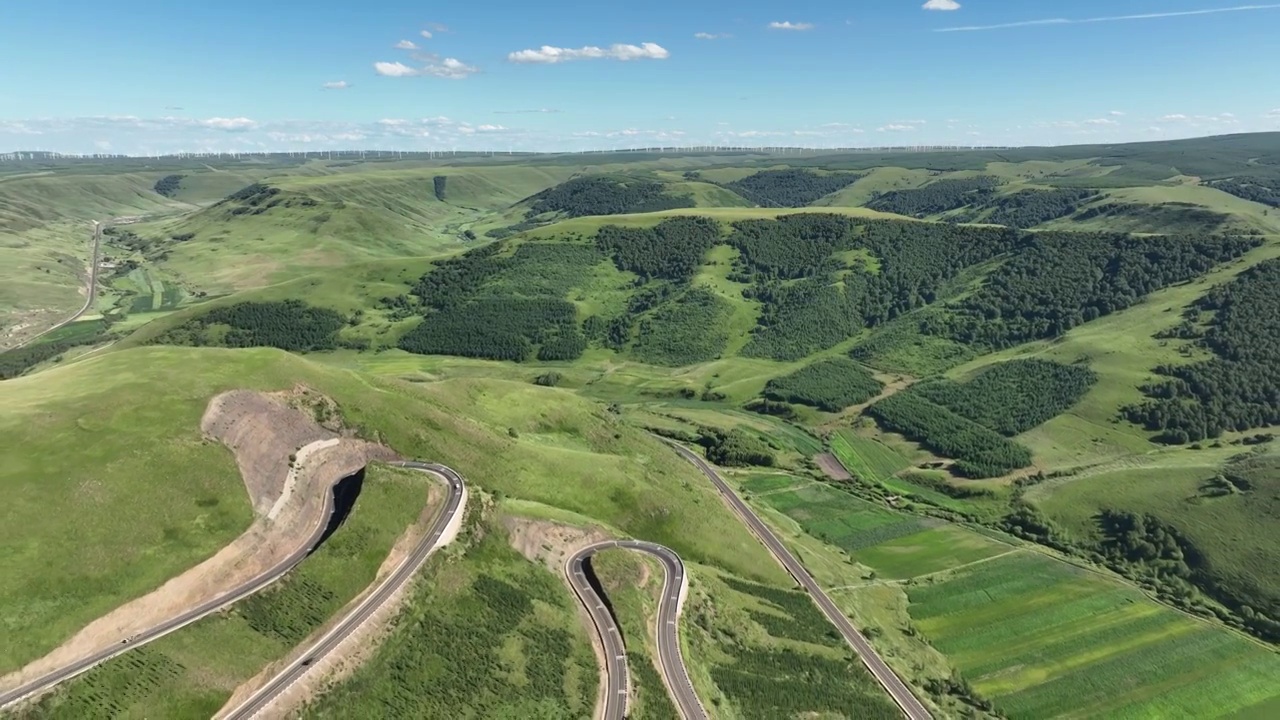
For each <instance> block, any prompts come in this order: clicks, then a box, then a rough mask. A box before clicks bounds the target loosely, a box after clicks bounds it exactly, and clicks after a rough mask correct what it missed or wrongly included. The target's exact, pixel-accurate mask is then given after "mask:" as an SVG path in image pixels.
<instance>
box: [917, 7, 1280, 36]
mask: <svg viewBox="0 0 1280 720" xmlns="http://www.w3.org/2000/svg"><path fill="white" fill-rule="evenodd" d="M1254 10H1280V3H1272V4H1269V5H1237V6H1235V7H1227V8H1206V9H1204V10H1178V11H1174V12H1159V13H1143V14H1140V15H1111V16H1106V17H1092V18H1076V19H1070V18H1046V19H1043V20H1021V21H1018V22H1009V23H999V24H996V25H963V26H960V27H947V28H937V29H935V30H934V32H940V33H947V32H979V31H984V30H1005V29H1009V28H1020V27H1037V26H1042V25H1085V24H1090V23H1106V22H1121V21H1125V20H1157V19H1160V18H1175V17H1188V16H1192V15H1217V14H1219V13H1232V12H1248V11H1254Z"/></svg>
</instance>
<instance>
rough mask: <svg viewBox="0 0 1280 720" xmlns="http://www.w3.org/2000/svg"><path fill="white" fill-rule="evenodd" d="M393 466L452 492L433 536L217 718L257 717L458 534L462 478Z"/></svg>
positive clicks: (432, 468)
mask: <svg viewBox="0 0 1280 720" xmlns="http://www.w3.org/2000/svg"><path fill="white" fill-rule="evenodd" d="M391 464H392V465H395V466H397V467H403V468H409V469H412V470H419V471H422V472H425V473H430V474H432V475H435V476H436V477H438V478H440V479H441V480H443V481H444V483H445V486H446V487H447V488H448V493H449V494H448V499H447V500H446V502H445V505H444V509H443V510H441V512H440V514H439V516H437V517H436V520H435V522H434V523H433V524H432V525H431V530H430V532H428V533H427V534H426V536H425V537H423V538H422V541H421V542H419V543H418V545H417V547H415V548H414V549H413V552H412V553H410V554H409V557H408V558H406V559H405V561H404V562H402V563H400V566H399V567H397V568H396V570H395V572H393V573H391V574H390V575H388V576H387V578H386V579H385V580H383V581H382V584H380V585H379V586H378V587H377V588H376V589H375V590H374V591H373V592H372V593H370V594H369V595H368V597H366V598H365V599H364V600H363V601H361V602H360V604H359V605H357V606H356V607H355V608H354V609H353V610H352V611H351V612H349V613H347V615H346V616H345V617H343V618H342V619H341V620H340V621H338V624H337V625H335V626H333V628H331V629H330V630H329V632H327V633H325V634H324V635H322V636H321V637H320V639H319V640H317V641H315V642H314V643H313V644H312V645H311V647H309V648H307V649H306V651H305V652H302V653H300V654H299V655H298V657H297V659H295V660H294V661H293V662H292V663H290V664H289V665H288V666H287V667H285V668H284V669H283V670H281V671H280V672H279V673H277V674H276V675H275V677H273V678H271V679H270V680H268V681H267V683H266V684H265V685H263V686H262V687H261V688H259V689H258V690H257V692H255V693H254V694H253V695H252V696H250V697H249V698H248V699H247V700H245V701H244V702H242V703H241V704H240V705H238V706H236V708H235V709H234V710H231V711H230V712H228V713H225V714H221V713H220V714H219V715H217V716H215V717H218V718H220V719H221V720H249V719H250V718H254V717H257V716H258V715H259V713H262V712H263V711H264V710H266V709H267V708H268V707H269V706H270V705H271V703H273V702H274V701H275V700H276V698H278V697H279V696H280V695H281V694H282V693H284V692H285V691H286V690H288V689H289V687H290V686H292V685H293V684H294V683H295V682H297V681H298V680H300V679H302V676H303V675H306V674H307V672H308V671H310V670H311V668H312V667H313V666H314V665H315V663H316V661H318V660H320V659H321V658H323V657H324V656H325V655H328V654H329V653H331V652H333V650H334V649H335V648H337V647H338V645H340V644H342V641H343V640H346V639H347V637H348V636H350V635H351V633H353V632H355V631H356V629H358V628H359V627H360V626H361V625H363V624H364V623H365V621H367V620H368V619H369V618H370V617H372V616H373V614H374V613H376V612H377V611H378V609H379V608H381V607H382V605H383V603H385V602H386V601H387V600H388V599H389V598H390V597H391V596H392V595H394V594H395V592H396V591H397V590H399V589H400V588H401V587H403V586H404V584H405V583H407V582H408V581H409V579H410V578H412V577H413V576H414V574H415V573H417V572H418V570H419V569H420V568H421V567H422V565H423V563H425V562H426V561H427V558H429V557H431V554H432V553H433V552H435V550H436V549H437V548H438V547H439V546H441V545H443V544H445V543H444V542H441V538H442V536H444V535H445V534H446V533H447V532H449V531H450V530H454V531H455V532H456V529H457V527H458V526H459V525H460V524H461V522H462V513H463V511H464V510H465V509H466V484H465V483H464V482H463V480H462V476H461V475H459V474H458V473H456V472H454V471H453V470H452V469H450V468H448V467H445V466H444V465H437V464H435V463H422V462H412V461H406V462H394V463H391ZM451 526H452V527H451ZM445 542H447V541H445Z"/></svg>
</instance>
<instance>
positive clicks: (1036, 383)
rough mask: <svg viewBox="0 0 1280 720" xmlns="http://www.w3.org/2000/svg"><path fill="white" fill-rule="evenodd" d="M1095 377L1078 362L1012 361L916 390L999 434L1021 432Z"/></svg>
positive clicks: (1074, 397)
mask: <svg viewBox="0 0 1280 720" xmlns="http://www.w3.org/2000/svg"><path fill="white" fill-rule="evenodd" d="M1095 382H1097V374H1096V373H1094V372H1093V371H1092V370H1090V369H1089V368H1088V367H1085V366H1083V365H1063V364H1062V363H1056V362H1052V361H1049V360H1038V359H1032V360H1011V361H1009V362H1004V363H1000V364H998V365H993V366H992V367H990V368H987V369H986V370H983V371H982V372H981V373H979V374H978V375H977V376H976V377H974V378H973V379H972V380H970V381H968V382H964V383H958V382H954V381H952V380H934V381H930V382H925V383H919V384H917V385H915V386H913V387H912V388H911V392H914V393H919V394H920V395H922V396H924V397H925V398H927V399H929V400H930V401H932V402H934V403H937V404H938V405H941V406H943V407H945V408H947V409H949V410H951V411H953V412H955V413H956V414H958V415H962V416H964V417H966V418H968V419H970V420H973V421H974V422H976V423H978V424H980V425H983V426H986V427H988V428H991V429H992V430H995V431H996V432H998V433H1000V434H1001V435H1008V436H1013V435H1017V434H1019V433H1023V432H1026V431H1027V430H1030V429H1031V428H1034V427H1036V426H1038V425H1040V424H1042V423H1044V422H1046V421H1048V420H1051V419H1052V418H1054V417H1057V416H1058V415H1059V414H1060V413H1062V412H1063V411H1065V410H1067V409H1068V408H1070V407H1071V406H1072V405H1075V404H1076V403H1077V402H1078V401H1079V400H1080V398H1082V397H1084V394H1085V393H1087V392H1089V388H1091V387H1093V384H1094V383H1095Z"/></svg>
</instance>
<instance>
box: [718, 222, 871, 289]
mask: <svg viewBox="0 0 1280 720" xmlns="http://www.w3.org/2000/svg"><path fill="white" fill-rule="evenodd" d="M854 227H855V226H854V223H853V221H852V220H851V219H850V218H847V217H844V216H842V215H831V214H826V213H800V214H797V215H784V216H782V217H779V218H777V219H776V220H740V221H738V222H736V223H734V224H733V233H732V234H730V235H729V239H728V242H729V244H730V245H732V246H734V247H736V248H737V249H738V251H739V252H740V253H741V264H742V265H743V266H744V268H746V271H747V272H749V273H750V274H751V279H759V278H760V277H764V278H780V279H792V278H800V277H808V276H811V275H815V274H819V273H822V272H824V271H825V270H832V269H835V266H833V265H832V263H833V260H832V258H831V254H832V253H834V252H837V251H840V250H848V249H850V248H852V247H853V246H854V242H855V240H854V237H853V234H854Z"/></svg>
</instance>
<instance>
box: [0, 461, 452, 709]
mask: <svg viewBox="0 0 1280 720" xmlns="http://www.w3.org/2000/svg"><path fill="white" fill-rule="evenodd" d="M392 464H393V465H397V466H400V467H406V468H411V469H414V470H421V471H424V472H428V473H431V474H433V475H435V476H437V477H439V478H441V479H442V480H444V482H445V484H446V485H447V487H448V491H449V494H448V500H447V501H446V503H445V508H444V511H443V512H441V513H440V516H439V518H437V519H436V522H435V524H434V525H432V528H431V532H429V533H428V534H427V537H426V538H424V539H423V541H422V542H421V543H419V545H418V547H417V548H415V550H414V552H413V553H412V554H411V555H410V557H409V559H407V560H406V561H405V562H404V563H403V564H402V565H401V566H400V567H399V568H397V569H396V571H395V572H394V573H392V574H391V575H390V576H388V577H387V579H386V580H384V581H383V583H382V585H380V586H379V587H378V589H377V590H375V591H374V592H373V593H371V594H370V595H369V597H368V598H366V599H365V601H364V602H362V603H361V604H360V605H359V606H358V607H356V609H355V610H353V611H352V612H351V613H350V614H349V615H348V616H347V617H345V618H343V620H342V621H341V622H340V623H339V624H338V625H337V626H336V627H334V629H333V630H331V631H329V633H327V634H326V635H325V636H324V637H322V638H321V639H320V641H319V642H317V643H316V644H315V645H314V646H313V647H312V648H311V649H310V650H309V651H308V652H307V653H304V654H303V655H302V657H301V658H300V660H299V662H296V663H294V664H293V665H290V666H289V667H288V668H285V670H284V671H282V672H281V674H280V675H278V676H277V677H276V678H273V679H272V680H271V681H270V682H268V683H267V685H265V686H264V687H263V689H262V690H260V691H259V692H258V693H255V695H254V696H253V697H252V698H250V700H249V701H247V702H246V703H245V704H244V705H242V706H241V707H240V708H237V709H236V710H235V711H234V712H233V713H232V714H230V715H228V716H227V717H235V718H247V717H252V713H250V714H244V712H245V711H247V710H253V711H254V712H256V711H257V709H260V708H262V707H266V705H268V704H269V703H270V702H271V700H274V699H275V697H276V696H277V695H279V693H280V692H281V691H283V690H284V689H285V688H287V687H288V685H289V684H292V682H293V681H294V680H296V679H297V677H300V676H301V674H302V673H303V672H305V671H306V669H307V668H308V666H310V664H311V662H312V661H314V660H315V659H317V658H319V657H320V656H321V655H323V654H324V653H326V652H329V650H331V649H332V648H333V647H335V646H336V645H337V644H338V643H339V642H341V641H342V639H343V638H345V637H346V636H347V635H349V634H351V632H352V631H353V630H354V629H355V628H356V627H358V626H359V625H360V623H361V622H363V621H364V620H365V619H367V618H368V617H369V616H370V615H372V614H373V612H374V611H375V610H377V608H378V607H379V606H381V604H382V603H383V602H385V601H386V599H387V597H389V596H390V595H391V594H392V593H393V592H394V591H395V590H396V589H397V588H399V587H400V585H403V584H404V583H405V582H406V581H407V580H408V579H409V577H410V576H412V574H413V573H414V571H416V570H417V569H418V568H419V567H421V565H422V563H423V562H424V561H425V560H426V558H427V556H429V555H430V554H431V551H432V550H434V549H435V544H434V543H436V542H437V541H438V540H439V539H440V537H441V536H442V535H443V534H444V533H445V532H446V530H449V529H451V528H450V526H451V525H452V524H456V523H460V522H461V519H462V510H463V508H464V506H465V504H466V486H465V484H464V483H463V481H462V477H461V476H459V475H458V474H457V473H456V472H454V471H453V470H451V469H449V468H447V467H445V466H443V465H436V464H431V463H419V462H398V463H392ZM333 512H334V504H333V494H332V493H327V494H326V497H325V512H324V513H323V514H322V518H324V520H323V521H322V522H320V523H318V524H317V526H316V528H315V530H314V531H313V532H312V534H311V536H310V537H308V538H307V540H306V541H305V542H304V543H303V544H302V545H301V546H300V547H299V548H298V550H296V551H295V552H293V553H292V554H291V555H289V556H288V557H287V558H285V559H284V560H282V561H281V562H280V563H278V564H276V565H275V566H274V567H272V568H270V569H268V570H266V571H264V572H262V573H261V574H259V575H257V576H256V577H254V578H253V579H251V580H249V581H248V582H246V583H244V584H242V585H239V586H237V587H235V588H232V589H230V590H228V591H227V592H225V593H223V594H221V595H219V596H217V597H215V598H214V599H212V600H209V601H208V602H205V603H202V604H200V605H198V606H196V607H194V608H192V609H190V610H188V611H186V612H184V613H182V614H181V615H178V616H175V617H173V618H171V619H169V620H166V621H165V622H163V623H161V624H159V625H156V626H155V627H153V628H151V629H149V630H145V631H143V632H140V633H138V634H136V635H133V636H131V637H129V638H126V639H125V640H124V641H122V642H120V643H119V644H117V645H114V646H112V647H109V648H106V649H104V650H101V651H99V652H96V653H94V654H92V655H89V656H88V657H85V658H82V659H80V660H77V661H76V662H73V663H71V664H69V665H65V666H63V667H61V668H58V669H57V670H54V671H52V672H50V673H47V674H45V675H43V676H41V677H39V678H36V679H35V680H32V681H31V682H28V683H26V684H24V685H21V686H19V687H17V688H14V689H12V690H8V691H6V692H4V693H0V709H3V708H6V707H8V706H10V705H12V704H14V703H17V702H20V701H21V700H24V699H26V698H28V697H31V696H32V695H36V694H38V693H41V692H44V691H46V690H49V689H51V688H52V687H54V686H55V685H57V684H59V683H62V682H65V681H67V680H70V679H71V678H73V677H75V676H77V675H80V674H81V673H84V672H86V671H88V670H89V669H91V668H93V667H94V666H96V665H98V664H100V663H103V662H106V661H107V660H110V659H111V658H114V657H116V656H118V655H122V654H124V653H126V652H128V651H130V650H132V649H134V648H138V647H141V646H143V645H146V644H147V643H150V642H152V641H154V640H158V639H159V638H162V637H164V636H165V635H168V634H169V633H171V632H174V631H175V630H179V629H181V628H183V627H186V626H187V625H190V624H192V623H194V622H196V621H197V620H200V619H201V618H204V617H207V616H209V615H211V614H213V613H215V612H217V611H219V610H221V609H222V608H225V607H227V606H228V605H231V604H233V603H235V602H237V601H239V600H242V599H244V598H246V597H249V596H250V595H252V594H254V593H256V592H258V591H259V590H262V589H263V588H265V587H267V586H268V585H270V584H271V583H273V582H275V581H276V580H279V579H280V578H281V577H283V576H284V575H285V574H286V573H288V572H289V571H290V570H292V569H293V568H294V567H296V566H297V565H298V563H300V562H302V560H303V559H305V558H306V557H307V555H309V554H310V553H311V551H312V550H314V549H315V547H316V545H317V544H318V543H319V542H320V539H321V538H322V537H323V536H324V532H325V529H326V528H327V527H328V524H329V523H328V519H329V518H330V517H331V516H332V515H333ZM299 669H300V670H301V672H296V671H298V670H299ZM291 672H296V675H291V676H290V678H289V679H288V680H287V682H280V681H281V679H282V678H283V677H284V676H286V675H287V674H289V673H291ZM250 703H253V706H252V707H248V706H249V705H250Z"/></svg>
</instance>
